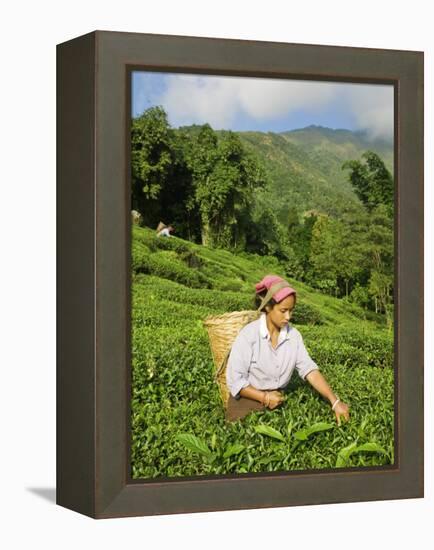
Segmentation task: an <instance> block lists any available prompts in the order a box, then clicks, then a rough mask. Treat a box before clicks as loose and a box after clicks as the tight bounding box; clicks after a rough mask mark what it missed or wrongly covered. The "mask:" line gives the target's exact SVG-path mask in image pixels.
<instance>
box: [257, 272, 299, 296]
mask: <svg viewBox="0 0 434 550" xmlns="http://www.w3.org/2000/svg"><path fill="white" fill-rule="evenodd" d="M281 282H286V281H285V279H282V277H278V276H277V275H266V276H265V277H264V278H263V279H262V281H260V282H259V283H257V284H256V285H255V288H256V294H259V293H260V292H263V291H264V290H265V291H268V290H269V289H270V288H271V287H272V286H273V285H275V284H276V283H281ZM292 294H293V295H294V298H296V296H297V293H296V291H295V290H294V289H293V288H291V287H290V286H289V285H288V286H287V287H285V288H281V289H280V290H278V291H277V292H276V293H274V294H273V296H272V298H273V300H274V301H275V302H281V301H282V300H284V299H285V298H287V297H288V296H291V295H292Z"/></svg>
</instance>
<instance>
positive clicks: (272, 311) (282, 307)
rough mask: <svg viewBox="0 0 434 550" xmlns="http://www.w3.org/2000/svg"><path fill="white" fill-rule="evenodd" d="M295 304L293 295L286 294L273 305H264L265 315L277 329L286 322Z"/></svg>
mask: <svg viewBox="0 0 434 550" xmlns="http://www.w3.org/2000/svg"><path fill="white" fill-rule="evenodd" d="M294 306H295V298H294V295H291V296H288V297H287V298H285V299H284V300H282V301H281V302H279V303H278V304H274V306H273V307H268V306H267V307H266V308H265V309H266V312H267V317H268V319H269V320H270V321H271V322H272V323H273V325H274V326H275V327H276V328H278V329H279V330H280V329H281V328H283V327H284V326H285V325H287V324H288V322H289V320H290V319H291V315H292V311H293V309H294Z"/></svg>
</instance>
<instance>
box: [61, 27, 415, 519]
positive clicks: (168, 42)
mask: <svg viewBox="0 0 434 550" xmlns="http://www.w3.org/2000/svg"><path fill="white" fill-rule="evenodd" d="M138 69H143V70H153V71H165V72H179V73H182V72H188V73H190V74H191V73H197V74H213V75H233V76H236V75H237V76H254V77H264V78H266V77H270V78H271V77H273V78H290V79H303V80H321V81H334V82H357V83H373V84H374V83H383V84H392V85H393V86H394V90H395V92H394V98H395V129H394V148H395V155H394V175H395V281H396V288H395V365H394V368H395V374H396V381H395V448H396V451H397V452H396V453H395V464H394V465H393V466H391V467H381V468H375V467H372V468H371V467H370V468H363V469H354V468H352V469H345V468H344V469H339V470H327V471H325V470H324V471H323V470H318V471H308V472H286V473H279V474H276V473H264V474H243V475H238V476H212V477H200V478H199V477H198V478H194V479H192V478H171V479H167V480H159V479H156V480H145V481H138V480H132V479H131V477H130V473H129V469H130V461H129V456H130V449H129V445H130V442H129V435H130V431H129V430H130V389H131V369H130V362H131V350H130V345H129V343H130V330H131V321H130V311H131V306H130V298H129V296H130V281H129V275H130V267H129V266H130V252H131V250H130V247H131V242H130V241H131V235H130V233H131V215H130V210H131V209H130V189H129V185H128V182H129V181H130V151H129V143H128V131H129V127H130V126H129V117H130V101H131V100H130V93H131V78H130V77H131V71H133V70H138ZM423 82H424V77H423V52H415V51H398V50H380V49H369V48H353V47H342V46H340V47H337V46H319V45H307V44H286V43H274V42H260V41H247V40H233V39H231V40H229V39H217V38H199V37H187V36H185V37H182V36H167V35H153V34H140V33H123V32H111V31H95V32H92V33H89V34H86V35H84V36H80V37H78V38H75V39H72V40H69V41H67V42H64V43H62V44H59V45H58V46H57V215H58V218H57V258H58V259H57V296H58V298H57V411H56V414H57V504H59V505H61V506H64V507H66V508H69V509H71V510H75V511H77V512H79V513H82V514H85V515H87V516H90V517H92V518H98V519H102V518H113V517H126V516H141V515H156V514H175V513H191V512H208V511H218V510H239V509H249V508H265V507H279V506H280V507H281V506H293V505H307V504H325V503H343V502H348V503H349V502H357V501H370V500H391V499H403V498H420V497H423V483H424V471H423V468H424V460H423V459H424V453H423V429H424V423H423V410H424V408H423V407H424V406H423V154H424V152H423Z"/></svg>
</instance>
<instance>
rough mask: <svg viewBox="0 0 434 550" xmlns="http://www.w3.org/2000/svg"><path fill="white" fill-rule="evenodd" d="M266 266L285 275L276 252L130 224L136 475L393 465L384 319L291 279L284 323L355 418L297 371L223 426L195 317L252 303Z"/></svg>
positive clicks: (389, 351) (389, 346) (388, 339)
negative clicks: (290, 306) (276, 397)
mask: <svg viewBox="0 0 434 550" xmlns="http://www.w3.org/2000/svg"><path fill="white" fill-rule="evenodd" d="M278 139H285V138H278ZM288 146H291V144H289V142H288ZM275 150H276V151H278V148H277V149H275ZM276 154H277V153H276ZM268 273H273V274H276V275H281V276H285V272H284V269H283V268H282V266H281V265H280V264H279V263H278V261H277V260H276V259H275V258H272V257H264V256H256V255H251V254H247V253H243V254H240V255H234V254H232V253H230V252H228V251H224V250H215V249H211V248H207V247H204V246H201V245H198V244H194V243H191V242H189V241H185V240H183V239H179V238H176V237H171V238H161V237H160V238H157V237H156V235H155V232H154V231H153V230H151V229H148V228H146V227H137V226H134V227H133V235H132V367H133V369H132V446H131V449H132V457H131V458H132V462H131V467H132V477H133V478H155V477H174V476H197V475H209V474H231V473H237V474H240V473H241V474H242V473H248V472H263V471H279V470H304V469H312V468H335V467H341V466H346V467H353V466H364V465H367V466H368V465H369V466H373V465H383V464H391V463H393V460H394V454H393V410H394V409H393V375H394V373H393V368H392V365H393V338H392V334H391V332H390V331H388V330H387V329H386V327H385V325H384V322H383V318H382V316H375V315H374V314H372V313H369V316H370V318H369V320H368V319H367V318H366V315H367V312H366V311H365V310H362V309H360V308H359V307H357V306H355V305H353V304H350V303H349V302H347V301H345V300H338V299H335V298H333V297H331V296H327V295H325V294H321V293H319V292H316V291H314V290H313V289H311V288H310V287H308V286H307V285H304V284H301V283H299V282H298V281H295V280H290V279H288V281H289V282H290V284H292V286H293V287H294V288H295V289H296V290H297V293H298V300H297V306H296V309H295V313H294V317H293V320H292V322H293V323H294V325H297V326H298V327H299V330H300V332H301V333H302V335H303V338H304V341H305V344H306V347H307V348H308V350H309V352H310V354H311V356H312V358H313V359H314V360H315V362H316V363H317V364H318V366H319V367H320V369H321V371H322V372H323V373H324V374H325V376H326V378H327V380H328V381H329V383H330V385H331V386H332V388H333V389H334V391H335V392H336V393H337V394H338V395H339V396H340V397H341V399H342V400H343V401H345V402H347V403H349V404H350V405H351V421H350V422H349V423H348V424H343V425H342V426H340V427H338V426H337V425H336V424H335V421H334V417H333V414H332V412H331V411H330V407H329V405H328V404H327V403H325V402H324V401H323V400H322V398H321V397H320V396H319V394H317V393H315V392H314V391H313V390H312V388H311V387H310V386H309V385H308V384H305V383H303V382H302V381H301V380H300V379H295V377H296V375H295V376H294V379H292V380H291V391H290V393H289V394H288V397H287V399H286V401H285V402H284V404H283V405H282V406H281V407H280V408H279V409H276V410H274V411H268V410H267V411H264V412H255V413H252V414H250V415H249V416H248V417H247V418H246V419H244V420H243V421H237V422H234V423H233V424H227V423H226V422H225V419H224V410H223V406H222V404H221V400H220V396H219V392H218V387H217V385H216V383H215V382H214V379H213V372H214V366H213V361H212V357H211V352H210V348H209V342H208V336H207V333H206V331H205V329H204V327H203V324H202V321H203V320H204V319H205V318H206V317H207V316H209V315H216V314H220V313H225V312H228V311H234V310H243V309H252V308H253V307H252V305H253V304H252V302H253V288H254V283H255V282H257V281H259V280H260V279H261V278H262V277H263V276H264V275H266V274H268ZM319 422H321V423H327V424H330V425H329V426H327V429H325V427H324V426H323V428H324V429H325V431H322V432H320V433H317V434H314V435H311V436H310V437H309V438H308V439H307V440H303V438H302V436H300V433H302V432H301V430H304V429H306V428H309V427H312V426H313V425H316V424H317V423H319ZM261 425H262V426H263V425H265V426H268V427H269V428H270V427H271V428H274V430H277V431H278V433H280V435H281V437H280V439H279V438H276V436H275V434H274V436H273V437H271V436H270V435H267V434H266V433H265V432H266V431H267V429H265V432H264V428H263V427H262V428H260V426H261ZM260 432H261V433H260ZM303 433H304V434H305V432H303ZM305 435H306V434H305ZM368 443H369V444H370V446H369V445H368V446H366V445H365V444H368ZM351 445H352V446H351ZM363 445H365V446H364V447H363ZM350 446H351V447H350Z"/></svg>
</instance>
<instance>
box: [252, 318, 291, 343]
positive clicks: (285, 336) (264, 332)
mask: <svg viewBox="0 0 434 550" xmlns="http://www.w3.org/2000/svg"><path fill="white" fill-rule="evenodd" d="M290 332H291V327H290V325H289V324H288V325H286V326H285V327H283V328H281V329H280V333H279V339H278V343H279V344H281V343H282V342H283V341H284V340H289V335H290ZM259 334H260V335H261V338H266V339H267V340H269V339H270V333H269V332H268V327H267V320H266V315H265V313H261V316H260V318H259Z"/></svg>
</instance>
